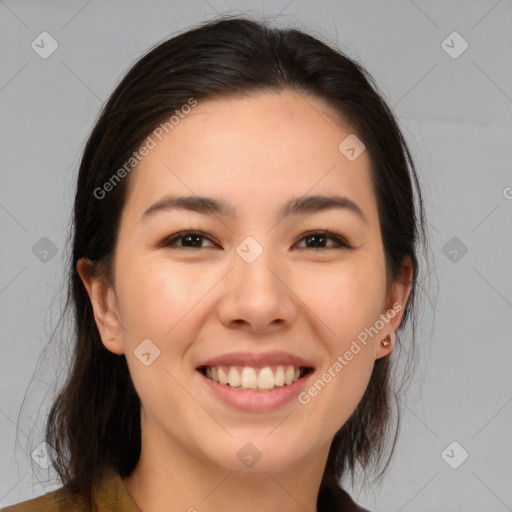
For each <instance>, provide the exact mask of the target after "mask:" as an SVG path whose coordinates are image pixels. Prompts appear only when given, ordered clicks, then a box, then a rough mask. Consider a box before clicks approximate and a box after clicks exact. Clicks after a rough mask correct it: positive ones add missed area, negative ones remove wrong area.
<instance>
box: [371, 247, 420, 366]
mask: <svg viewBox="0 0 512 512" xmlns="http://www.w3.org/2000/svg"><path fill="white" fill-rule="evenodd" d="M413 275H414V266H413V263H412V261H411V259H410V257H409V256H405V257H404V261H403V264H402V274H401V278H400V280H399V281H397V282H395V283H393V284H392V287H391V293H390V295H389V296H388V300H387V302H386V309H385V311H384V312H383V315H384V316H387V317H388V318H389V322H388V323H387V325H386V328H385V329H384V330H383V331H382V333H381V336H380V339H378V340H376V345H375V359H379V358H381V357H385V356H388V355H389V354H391V352H393V349H394V347H395V340H396V331H397V330H398V328H399V327H400V324H401V323H402V317H403V315H404V310H405V306H406V305H407V301H408V300H409V296H410V294H411V291H412V286H413V282H412V280H413Z"/></svg>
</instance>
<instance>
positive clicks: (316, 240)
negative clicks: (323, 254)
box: [301, 231, 351, 249]
mask: <svg viewBox="0 0 512 512" xmlns="http://www.w3.org/2000/svg"><path fill="white" fill-rule="evenodd" d="M302 240H306V241H309V242H310V243H311V247H306V249H310V248H311V249H339V248H342V247H343V248H346V249H350V248H351V247H350V245H349V244H348V243H347V242H346V241H345V240H344V239H343V238H341V237H340V236H338V235H335V234H334V233H330V232H329V231H315V232H313V233H308V234H306V235H304V236H303V237H302V238H301V241H302ZM328 240H331V241H333V242H334V245H330V246H326V245H325V244H326V243H327V241H328ZM306 243H308V242H306Z"/></svg>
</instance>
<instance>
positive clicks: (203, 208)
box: [141, 195, 368, 223]
mask: <svg viewBox="0 0 512 512" xmlns="http://www.w3.org/2000/svg"><path fill="white" fill-rule="evenodd" d="M333 208H338V209H346V210H347V211H351V212H353V213H355V214H356V215H357V216H358V217H360V218H361V220H363V221H364V222H365V223H368V220H367V218H366V216H365V215H364V213H363V211H362V210H361V208H360V207H359V206H358V204H357V203H355V202H354V201H352V200H351V199H349V198H348V197H342V196H337V195H330V196H324V195H309V196H300V197H296V198H293V199H290V200H289V201H287V202H286V203H285V204H284V205H283V206H281V208H280V209H279V212H278V218H280V219H282V218H284V217H289V216H291V215H305V214H308V213H317V212H321V211H324V210H329V209H333ZM172 210H189V211H192V212H197V213H201V214H203V215H224V216H230V215H231V216H233V215H235V214H236V210H235V208H234V207H233V206H231V205H230V204H229V203H227V202H225V201H223V200H221V199H215V198H212V197H204V196H166V197H164V198H162V199H160V200H159V201H157V202H156V203H154V204H153V205H151V206H150V207H149V208H148V209H147V210H146V211H145V212H144V213H143V214H142V217H141V221H143V220H146V219H147V218H149V217H152V216H154V215H155V214H157V213H161V212H166V211H172Z"/></svg>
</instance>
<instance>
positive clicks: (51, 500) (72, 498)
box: [0, 471, 140, 512]
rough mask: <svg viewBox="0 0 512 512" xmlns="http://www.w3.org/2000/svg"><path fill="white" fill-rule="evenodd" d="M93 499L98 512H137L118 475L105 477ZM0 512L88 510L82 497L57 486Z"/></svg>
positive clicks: (110, 474) (135, 505)
mask: <svg viewBox="0 0 512 512" xmlns="http://www.w3.org/2000/svg"><path fill="white" fill-rule="evenodd" d="M93 500H94V505H95V506H96V507H97V510H98V512H140V509H139V508H138V507H137V504H136V503H135V501H134V500H133V498H132V497H131V496H130V494H129V493H128V489H127V488H126V486H125V485H124V482H123V480H122V479H121V477H120V475H119V474H118V473H116V472H114V471H109V472H107V473H106V474H105V476H104V478H103V479H102V482H101V484H100V485H99V488H97V489H96V490H95V491H94V492H93ZM0 512H90V508H89V507H88V505H87V504H86V501H85V499H84V498H83V497H81V496H80V495H77V494H72V493H70V492H68V491H67V490H66V489H65V488H64V487H60V488H59V489H56V490H55V491H52V492H49V493H46V494H44V495H43V496H39V497H37V498H33V499H31V500H27V501H23V502H21V503H16V504H15V505H10V506H8V507H5V508H0Z"/></svg>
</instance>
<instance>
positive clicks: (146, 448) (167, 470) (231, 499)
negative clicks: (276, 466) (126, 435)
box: [123, 428, 329, 512]
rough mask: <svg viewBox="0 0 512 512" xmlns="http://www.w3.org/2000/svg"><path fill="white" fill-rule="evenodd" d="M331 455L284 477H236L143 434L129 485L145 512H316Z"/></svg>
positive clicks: (155, 433) (159, 434)
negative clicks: (177, 511) (322, 480)
mask: <svg viewBox="0 0 512 512" xmlns="http://www.w3.org/2000/svg"><path fill="white" fill-rule="evenodd" d="M328 449H329V446H327V447H326V448H325V450H324V451H323V452H322V454H320V456H319V455H318V454H316V455H315V457H312V458H310V459H309V460H304V461H301V463H300V464H296V465H294V466H289V467H287V468H286V469H283V470H279V471H266V470H261V471H259V472H256V471H254V470H247V471H231V470H229V469H227V468H222V467H220V466H218V465H216V464H215V463H213V462H212V461H211V460H210V459H206V458H204V456H203V457H201V455H198V454H194V453H191V452H190V451H189V450H187V449H186V448H185V447H184V446H183V444H182V443H177V442H176V441H175V440H174V441H173V440H170V439H169V437H168V435H166V434H165V433H164V432H163V431H161V430H160V429H155V428H152V429H151V432H149V429H148V428H143V429H142V439H141V455H140V458H139V462H138V464H137V466H136V468H135V469H134V471H133V472H132V474H131V475H130V476H129V477H126V478H124V479H123V481H124V483H125V485H126V487H127V489H128V492H129V493H130V495H131V496H132V497H133V499H134V500H135V502H136V503H137V505H138V507H139V508H140V509H141V510H142V511H143V512H165V511H170V510H183V511H187V512H231V511H233V512H235V511H236V512H238V511H240V510H244V511H245V512H261V510H265V512H282V511H286V512H299V511H300V512H304V511H307V512H316V511H317V508H316V502H317V496H318V490H319V488H320V482H321V479H322V474H323V470H324V467H325V463H326V460H327V454H328Z"/></svg>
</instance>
